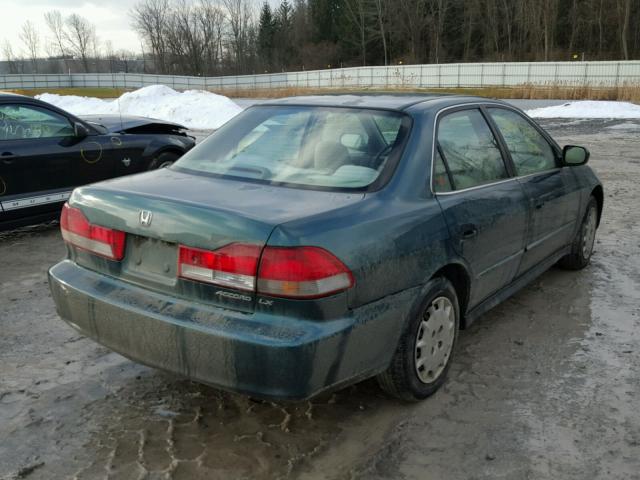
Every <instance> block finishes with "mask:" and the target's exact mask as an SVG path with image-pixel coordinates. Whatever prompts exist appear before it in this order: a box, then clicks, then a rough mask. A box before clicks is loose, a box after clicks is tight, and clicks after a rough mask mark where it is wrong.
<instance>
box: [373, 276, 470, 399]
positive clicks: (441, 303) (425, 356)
mask: <svg viewBox="0 0 640 480" xmlns="http://www.w3.org/2000/svg"><path fill="white" fill-rule="evenodd" d="M459 324H460V309H459V306H458V297H457V295H456V291H455V289H454V288H453V286H452V285H451V283H450V282H449V281H448V280H447V279H445V278H436V279H434V280H432V281H431V285H430V287H429V289H428V292H427V295H426V296H425V302H424V303H423V305H422V307H421V309H420V312H419V313H418V315H416V316H415V317H414V318H412V319H411V321H410V322H409V325H408V326H407V329H406V331H405V332H404V334H403V335H402V337H401V338H400V342H399V344H398V348H397V349H396V352H395V354H394V356H393V359H392V361H391V365H390V366H389V368H388V369H387V370H386V371H385V372H384V373H382V374H380V375H379V376H378V383H379V384H380V386H381V387H382V389H383V390H385V391H386V392H387V393H389V394H391V395H393V396H395V397H398V398H401V399H403V400H410V401H416V400H422V399H424V398H426V397H428V396H430V395H432V394H433V393H435V392H436V391H437V390H438V389H439V388H440V386H441V385H442V384H443V383H444V381H445V378H446V376H447V372H448V371H449V367H450V365H451V358H452V357H453V351H454V347H455V344H456V340H457V338H458V327H459Z"/></svg>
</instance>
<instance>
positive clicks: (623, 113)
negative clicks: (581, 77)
mask: <svg viewBox="0 0 640 480" xmlns="http://www.w3.org/2000/svg"><path fill="white" fill-rule="evenodd" d="M527 114H529V116H531V117H534V118H640V105H634V104H633V103H627V102H605V101H580V102H569V103H565V104H563V105H556V106H554V107H544V108H536V109H533V110H528V111H527Z"/></svg>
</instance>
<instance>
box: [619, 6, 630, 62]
mask: <svg viewBox="0 0 640 480" xmlns="http://www.w3.org/2000/svg"><path fill="white" fill-rule="evenodd" d="M616 12H617V13H618V24H619V25H620V27H619V28H620V30H619V31H620V54H621V56H622V58H623V59H624V60H629V43H628V36H629V20H630V18H631V0H616Z"/></svg>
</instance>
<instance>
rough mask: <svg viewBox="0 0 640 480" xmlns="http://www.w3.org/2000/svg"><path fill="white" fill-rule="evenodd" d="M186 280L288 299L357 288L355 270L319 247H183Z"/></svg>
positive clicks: (181, 255)
mask: <svg viewBox="0 0 640 480" xmlns="http://www.w3.org/2000/svg"><path fill="white" fill-rule="evenodd" d="M178 274H179V276H181V277H182V278H188V279H190V280H195V281H200V282H206V283H211V284H214V285H220V286H223V287H229V288H236V289H239V290H245V291H253V292H257V293H260V294H263V295H269V296H273V297H284V298H299V299H309V298H320V297H326V296H329V295H332V294H334V293H338V292H341V291H343V290H346V289H348V288H351V287H352V286H353V285H354V280H353V275H352V273H351V271H350V270H349V269H348V268H347V267H346V266H345V264H344V263H342V262H341V261H340V260H339V259H338V258H336V257H335V256H334V255H333V254H331V253H330V252H328V251H327V250H325V249H323V248H319V247H307V246H304V247H271V246H266V247H264V248H261V247H259V246H257V245H252V244H242V243H232V244H229V245H226V246H224V247H222V248H219V249H217V250H213V251H210V250H201V249H197V248H192V247H186V246H183V245H181V246H180V251H179V255H178Z"/></svg>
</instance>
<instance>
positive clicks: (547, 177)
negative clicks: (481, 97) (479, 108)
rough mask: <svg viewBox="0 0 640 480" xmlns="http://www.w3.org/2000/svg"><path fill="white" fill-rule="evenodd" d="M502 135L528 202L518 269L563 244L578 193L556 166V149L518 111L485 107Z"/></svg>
mask: <svg viewBox="0 0 640 480" xmlns="http://www.w3.org/2000/svg"><path fill="white" fill-rule="evenodd" d="M488 112H489V114H490V116H491V118H492V119H493V121H494V122H495V124H496V125H497V128H498V130H499V132H500V134H501V135H502V137H503V138H504V141H505V143H506V146H507V148H508V150H509V155H510V156H511V159H512V161H513V164H514V167H515V169H516V174H517V175H518V181H519V182H520V183H521V184H522V186H523V188H524V190H525V192H526V194H527V197H528V199H529V204H530V207H531V218H530V220H529V228H528V230H529V233H528V238H527V244H526V247H525V254H524V256H523V258H522V263H521V265H520V268H519V271H518V274H523V273H525V272H526V271H527V270H529V269H531V268H532V267H535V266H536V265H537V264H538V263H540V262H541V261H543V260H545V259H546V258H548V257H549V256H551V255H553V254H554V253H555V252H557V251H558V250H560V249H561V248H563V247H564V246H566V245H568V244H569V243H570V242H571V240H572V239H573V236H574V234H575V228H576V221H577V219H578V209H579V207H580V195H579V191H578V185H577V183H576V180H575V177H574V175H573V172H572V171H571V169H570V168H568V167H564V168H563V167H561V166H560V161H559V155H560V152H559V151H558V150H557V149H556V148H555V147H554V146H553V145H552V144H551V142H550V141H549V140H548V139H547V138H545V135H543V134H542V132H541V131H540V130H538V128H536V126H534V125H533V124H532V123H531V122H530V121H529V120H527V119H526V118H525V117H524V116H522V115H521V114H520V113H518V112H516V111H514V110H510V109H506V108H488Z"/></svg>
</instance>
